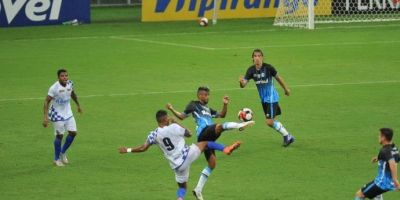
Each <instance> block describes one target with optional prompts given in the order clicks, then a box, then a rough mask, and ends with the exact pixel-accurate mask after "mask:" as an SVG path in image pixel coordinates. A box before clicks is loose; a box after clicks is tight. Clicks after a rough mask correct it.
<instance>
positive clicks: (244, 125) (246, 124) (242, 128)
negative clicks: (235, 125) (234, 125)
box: [239, 121, 256, 131]
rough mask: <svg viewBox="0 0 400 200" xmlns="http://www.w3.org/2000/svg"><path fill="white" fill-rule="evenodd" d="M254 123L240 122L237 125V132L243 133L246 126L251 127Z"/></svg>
mask: <svg viewBox="0 0 400 200" xmlns="http://www.w3.org/2000/svg"><path fill="white" fill-rule="evenodd" d="M255 123H256V122H255V121H248V122H242V123H240V125H239V126H240V127H239V131H243V130H244V129H245V128H246V127H247V126H253V125H254V124H255Z"/></svg>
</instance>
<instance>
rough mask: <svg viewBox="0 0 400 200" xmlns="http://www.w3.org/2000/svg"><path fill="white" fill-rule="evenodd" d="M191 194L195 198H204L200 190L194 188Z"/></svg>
mask: <svg viewBox="0 0 400 200" xmlns="http://www.w3.org/2000/svg"><path fill="white" fill-rule="evenodd" d="M193 196H194V197H196V199H197V200H204V199H203V195H202V194H201V191H198V190H196V189H194V190H193Z"/></svg>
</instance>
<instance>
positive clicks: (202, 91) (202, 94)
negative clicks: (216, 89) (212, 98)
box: [197, 86, 210, 104]
mask: <svg viewBox="0 0 400 200" xmlns="http://www.w3.org/2000/svg"><path fill="white" fill-rule="evenodd" d="M209 95H210V89H209V88H208V87H206V86H201V87H199V88H198V89H197V98H198V99H199V101H201V102H202V103H205V104H207V103H208V96H209Z"/></svg>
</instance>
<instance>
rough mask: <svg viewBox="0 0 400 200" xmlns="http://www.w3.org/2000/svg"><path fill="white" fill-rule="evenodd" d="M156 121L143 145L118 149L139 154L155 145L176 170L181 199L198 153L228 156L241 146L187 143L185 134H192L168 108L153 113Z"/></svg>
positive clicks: (178, 195) (236, 143)
mask: <svg viewBox="0 0 400 200" xmlns="http://www.w3.org/2000/svg"><path fill="white" fill-rule="evenodd" d="M156 120H157V122H158V127H157V128H156V129H155V130H154V131H152V132H151V133H150V134H149V136H148V137H147V140H146V142H145V143H144V144H143V145H141V146H138V147H135V148H127V147H121V148H119V152H120V153H131V152H132V153H140V152H144V151H146V150H147V149H148V148H149V147H150V146H151V145H154V144H155V145H158V146H159V147H160V149H161V150H162V151H163V153H164V156H165V158H166V159H167V160H168V161H169V164H170V166H171V168H172V170H174V172H175V179H176V182H177V183H178V190H177V192H176V196H177V198H178V200H183V199H184V197H185V194H186V187H187V182H188V179H189V171H190V166H191V164H192V163H193V162H194V161H195V160H196V159H197V158H198V157H199V156H200V154H201V152H203V151H204V150H205V149H206V148H207V149H213V150H218V151H223V152H224V153H225V154H228V155H230V154H231V153H232V152H233V151H234V150H235V149H237V148H238V147H239V146H240V142H235V143H234V144H232V145H230V146H228V147H225V146H224V145H223V144H218V143H215V142H206V141H204V142H199V143H197V144H192V145H190V146H187V145H186V144H185V138H184V137H190V136H191V135H192V133H191V132H190V131H189V130H188V129H186V128H184V127H183V126H182V125H180V124H178V123H177V122H176V121H175V120H173V119H172V118H169V117H168V113H167V111H165V110H159V111H158V112H157V113H156Z"/></svg>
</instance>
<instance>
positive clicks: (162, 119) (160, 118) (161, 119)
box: [156, 110, 169, 125]
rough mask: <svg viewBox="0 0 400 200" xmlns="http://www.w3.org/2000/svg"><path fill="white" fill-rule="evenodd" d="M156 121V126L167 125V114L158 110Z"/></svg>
mask: <svg viewBox="0 0 400 200" xmlns="http://www.w3.org/2000/svg"><path fill="white" fill-rule="evenodd" d="M156 120H157V122H158V124H164V125H168V121H169V120H168V113H167V111H165V110H159V111H157V113H156Z"/></svg>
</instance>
